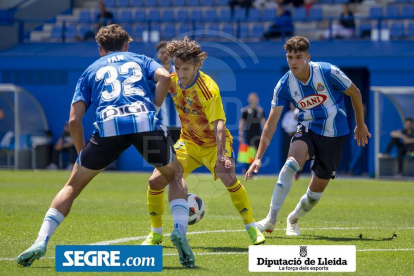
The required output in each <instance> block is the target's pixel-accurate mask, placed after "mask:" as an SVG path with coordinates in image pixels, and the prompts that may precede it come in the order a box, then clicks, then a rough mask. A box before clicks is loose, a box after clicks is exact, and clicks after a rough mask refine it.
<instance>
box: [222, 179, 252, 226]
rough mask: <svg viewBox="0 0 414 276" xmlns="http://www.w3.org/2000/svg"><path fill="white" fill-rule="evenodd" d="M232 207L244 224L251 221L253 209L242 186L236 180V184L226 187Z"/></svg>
mask: <svg viewBox="0 0 414 276" xmlns="http://www.w3.org/2000/svg"><path fill="white" fill-rule="evenodd" d="M227 190H228V191H229V194H230V197H231V201H233V205H234V207H236V210H237V212H239V214H240V216H241V217H242V219H243V222H244V224H250V223H253V221H254V219H253V211H252V207H251V206H250V202H249V198H248V197H247V192H246V189H245V188H244V186H243V185H242V184H241V183H240V181H239V180H237V182H236V184H234V185H232V186H230V187H227Z"/></svg>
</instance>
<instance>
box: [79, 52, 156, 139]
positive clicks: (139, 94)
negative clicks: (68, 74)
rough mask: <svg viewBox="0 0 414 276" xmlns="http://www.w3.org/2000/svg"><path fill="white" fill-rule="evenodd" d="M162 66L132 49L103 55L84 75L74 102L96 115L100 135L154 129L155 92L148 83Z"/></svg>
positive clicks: (96, 130)
mask: <svg viewBox="0 0 414 276" xmlns="http://www.w3.org/2000/svg"><path fill="white" fill-rule="evenodd" d="M161 67H162V66H161V65H160V64H158V63H157V62H155V61H154V60H153V59H151V58H149V57H146V56H144V55H138V54H134V53H131V52H113V53H109V54H108V55H106V56H104V57H101V58H100V59H98V60H97V61H95V62H94V63H93V64H92V65H91V66H89V67H88V68H87V69H86V71H85V72H84V73H83V74H82V76H81V78H80V79H79V81H78V84H77V86H76V90H75V94H74V96H73V100H72V104H73V103H75V102H78V101H84V102H85V104H86V108H89V107H91V108H93V111H94V112H95V114H96V121H95V123H94V125H95V128H96V129H95V131H94V133H96V132H98V133H99V135H100V136H101V137H109V136H118V135H124V134H131V133H138V132H145V131H152V130H154V129H155V128H157V127H159V124H160V123H159V122H158V120H154V116H155V113H156V111H155V108H154V106H153V103H152V102H153V98H154V95H153V93H151V90H150V88H149V83H150V82H154V73H155V71H156V70H157V69H158V68H161Z"/></svg>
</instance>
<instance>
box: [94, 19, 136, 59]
mask: <svg viewBox="0 0 414 276" xmlns="http://www.w3.org/2000/svg"><path fill="white" fill-rule="evenodd" d="M95 40H96V42H97V43H98V44H99V46H101V47H102V48H103V49H104V50H105V51H106V52H116V51H121V50H122V48H123V47H124V46H125V44H127V43H129V42H131V41H132V38H131V37H130V36H129V34H128V33H127V32H126V31H125V30H124V28H122V27H121V26H119V25H117V24H111V25H108V26H103V27H101V28H100V29H99V31H98V34H97V35H96V36H95Z"/></svg>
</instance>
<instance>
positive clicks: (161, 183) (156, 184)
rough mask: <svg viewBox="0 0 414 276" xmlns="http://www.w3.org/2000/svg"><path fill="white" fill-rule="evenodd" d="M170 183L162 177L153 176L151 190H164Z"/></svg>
mask: <svg viewBox="0 0 414 276" xmlns="http://www.w3.org/2000/svg"><path fill="white" fill-rule="evenodd" d="M167 184H168V182H167V181H166V180H165V179H164V177H162V176H151V177H150V179H149V186H150V189H151V190H162V189H164V188H165V187H166V186H167Z"/></svg>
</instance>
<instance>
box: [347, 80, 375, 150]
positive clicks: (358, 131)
mask: <svg viewBox="0 0 414 276" xmlns="http://www.w3.org/2000/svg"><path fill="white" fill-rule="evenodd" d="M344 93H345V94H346V95H348V96H350V97H351V102H352V107H353V108H354V113H355V121H356V127H355V130H354V139H356V140H357V144H358V146H360V145H362V146H363V147H365V145H366V144H368V137H369V138H371V133H369V131H368V128H367V126H366V125H365V123H364V108H363V105H362V97H361V93H360V92H359V89H358V88H357V87H356V86H355V84H353V83H352V84H351V86H350V87H349V88H348V89H347V90H345V92H344Z"/></svg>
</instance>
